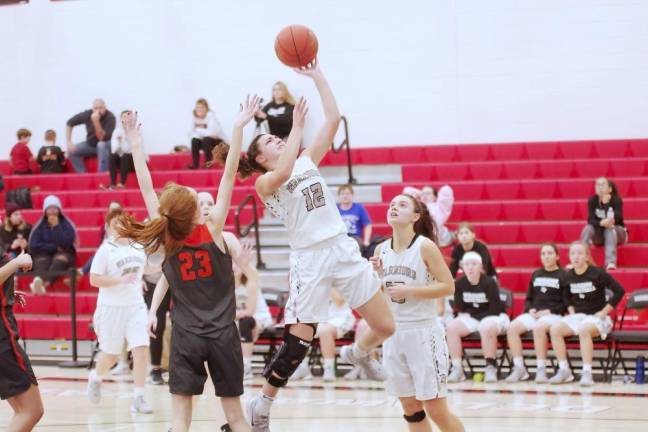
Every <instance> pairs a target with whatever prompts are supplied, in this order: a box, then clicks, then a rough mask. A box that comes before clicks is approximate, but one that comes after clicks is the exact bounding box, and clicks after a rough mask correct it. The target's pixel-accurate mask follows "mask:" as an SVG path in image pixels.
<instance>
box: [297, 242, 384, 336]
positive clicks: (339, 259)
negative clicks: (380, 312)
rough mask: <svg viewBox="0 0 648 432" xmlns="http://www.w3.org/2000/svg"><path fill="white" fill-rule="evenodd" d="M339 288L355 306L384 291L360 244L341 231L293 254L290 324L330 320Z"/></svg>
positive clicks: (345, 297) (350, 304)
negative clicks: (333, 293)
mask: <svg viewBox="0 0 648 432" xmlns="http://www.w3.org/2000/svg"><path fill="white" fill-rule="evenodd" d="M331 288H335V289H336V290H337V291H338V292H339V293H340V295H342V297H344V299H345V300H346V302H347V303H348V304H349V306H350V307H351V308H352V309H356V308H358V307H360V306H362V305H364V304H365V303H367V302H368V301H369V300H371V298H372V297H373V296H374V295H376V293H377V292H378V291H379V290H380V279H378V276H376V275H375V274H374V271H373V268H372V267H371V264H370V263H369V261H367V260H366V259H364V258H363V257H362V255H360V248H359V247H358V243H357V242H356V241H355V240H354V239H352V238H351V237H349V236H347V235H346V234H341V235H339V236H336V237H334V238H332V239H330V240H327V241H325V242H322V243H321V244H319V245H317V247H316V248H312V249H300V250H295V251H293V252H291V254H290V296H289V297H288V303H287V304H286V312H285V322H286V324H296V323H298V322H302V323H309V324H311V323H312V324H314V323H320V322H327V321H328V312H329V295H330V293H331Z"/></svg>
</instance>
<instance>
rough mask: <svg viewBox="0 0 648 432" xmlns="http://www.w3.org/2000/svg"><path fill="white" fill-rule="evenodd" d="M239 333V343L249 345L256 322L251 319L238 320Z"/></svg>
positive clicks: (252, 340) (252, 339)
mask: <svg viewBox="0 0 648 432" xmlns="http://www.w3.org/2000/svg"><path fill="white" fill-rule="evenodd" d="M238 324H239V333H240V334H241V342H243V343H251V342H254V338H253V337H252V330H254V327H256V321H255V320H254V318H252V317H243V318H241V319H240V320H239V323H238Z"/></svg>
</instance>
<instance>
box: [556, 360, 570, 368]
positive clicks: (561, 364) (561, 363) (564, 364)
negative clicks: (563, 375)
mask: <svg viewBox="0 0 648 432" xmlns="http://www.w3.org/2000/svg"><path fill="white" fill-rule="evenodd" d="M558 367H559V368H560V369H564V370H569V363H567V360H561V361H559V362H558Z"/></svg>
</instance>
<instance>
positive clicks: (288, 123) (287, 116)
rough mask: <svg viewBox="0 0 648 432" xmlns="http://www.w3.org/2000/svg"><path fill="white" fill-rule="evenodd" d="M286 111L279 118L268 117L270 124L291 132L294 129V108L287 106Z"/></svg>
mask: <svg viewBox="0 0 648 432" xmlns="http://www.w3.org/2000/svg"><path fill="white" fill-rule="evenodd" d="M285 106H286V111H285V112H284V113H283V114H282V115H280V116H277V117H270V116H268V119H269V122H272V123H273V124H274V126H275V127H277V126H278V127H279V129H285V130H290V129H291V128H292V121H293V116H292V114H293V109H294V106H292V105H290V104H286V105H285Z"/></svg>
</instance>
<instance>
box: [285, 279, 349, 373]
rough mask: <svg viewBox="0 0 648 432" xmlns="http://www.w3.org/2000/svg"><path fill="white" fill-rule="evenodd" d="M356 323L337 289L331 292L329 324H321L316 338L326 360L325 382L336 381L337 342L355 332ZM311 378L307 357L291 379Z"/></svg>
mask: <svg viewBox="0 0 648 432" xmlns="http://www.w3.org/2000/svg"><path fill="white" fill-rule="evenodd" d="M355 322H356V319H355V316H354V315H353V311H352V310H351V308H350V307H349V305H348V304H347V303H346V302H345V301H344V299H343V298H342V296H341V295H340V294H339V293H338V292H337V291H335V289H333V290H331V299H330V302H329V312H328V322H325V323H320V324H319V325H318V326H317V331H316V332H315V337H316V338H319V345H320V349H321V351H322V358H323V359H324V375H323V376H322V379H323V380H324V381H335V379H336V374H335V341H336V340H337V339H341V338H342V337H343V336H344V335H345V334H347V333H348V332H350V331H351V330H353V327H354V326H355ZM311 378H312V375H311V370H310V365H309V364H308V357H306V358H305V359H304V360H303V361H302V362H301V364H300V365H299V367H298V368H297V370H296V371H295V373H294V374H293V376H292V377H291V379H293V380H300V379H311Z"/></svg>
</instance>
